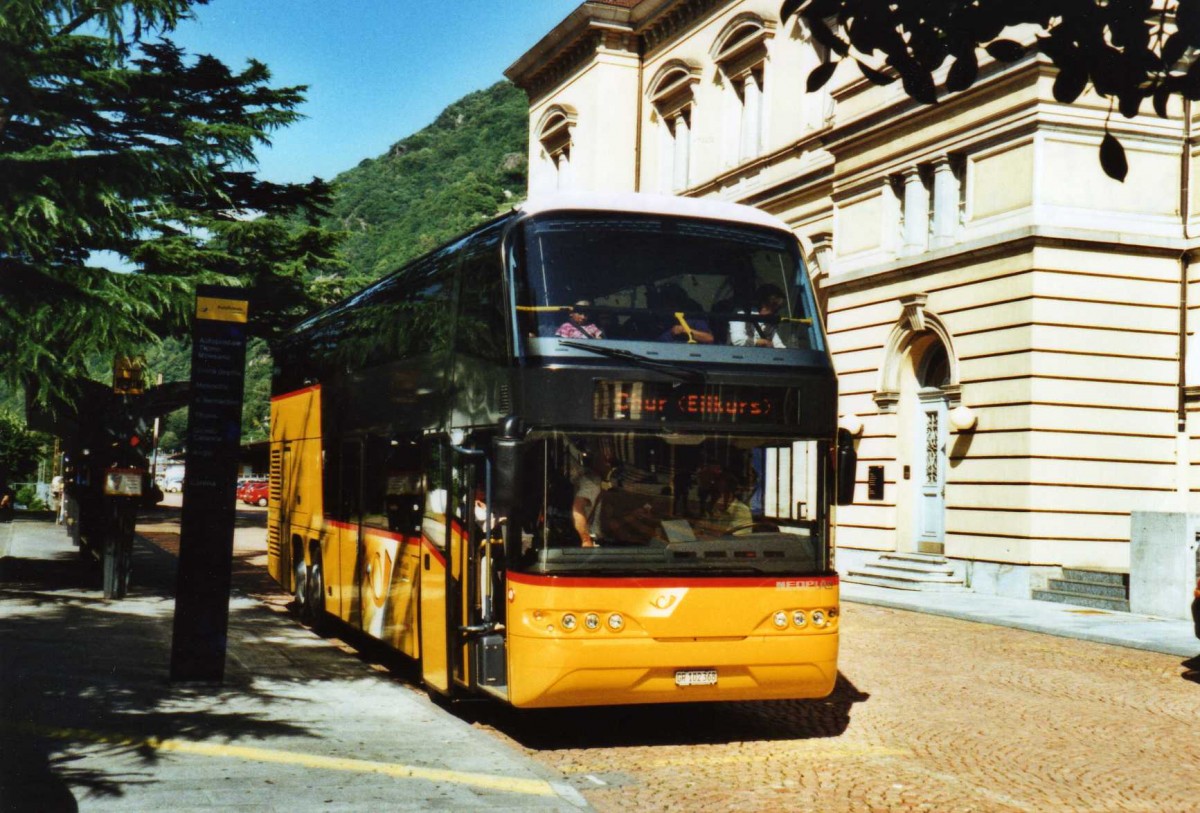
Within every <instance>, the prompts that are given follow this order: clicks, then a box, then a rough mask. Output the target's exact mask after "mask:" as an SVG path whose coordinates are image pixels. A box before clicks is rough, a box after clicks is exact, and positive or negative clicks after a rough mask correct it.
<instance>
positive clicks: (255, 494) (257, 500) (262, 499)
mask: <svg viewBox="0 0 1200 813" xmlns="http://www.w3.org/2000/svg"><path fill="white" fill-rule="evenodd" d="M237 496H238V499H239V500H241V501H242V502H244V503H246V505H259V506H262V505H266V504H267V481H266V480H249V481H247V482H246V483H243V484H242V486H241V488H239V489H238V491H237Z"/></svg>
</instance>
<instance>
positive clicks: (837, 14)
mask: <svg viewBox="0 0 1200 813" xmlns="http://www.w3.org/2000/svg"><path fill="white" fill-rule="evenodd" d="M797 12H798V13H799V14H800V15H801V16H802V17H803V18H804V22H805V24H806V25H808V27H809V29H810V30H811V31H812V33H813V38H814V39H816V41H817V42H819V43H821V44H822V45H823V46H825V47H826V48H828V49H829V51H830V58H831V60H834V61H836V60H839V59H840V60H842V61H844V60H852V61H854V62H856V63H857V64H858V66H859V68H860V70H861V71H862V73H863V75H864V76H865V77H866V78H867V79H869V80H870V81H872V82H875V83H876V84H888V83H890V82H893V81H895V80H896V79H897V78H899V79H900V82H901V84H902V85H903V87H904V91H905V93H907V94H908V95H909V96H911V97H912V98H914V99H916V100H917V101H919V102H924V103H926V104H933V103H935V102H936V101H937V98H938V87H937V83H936V81H935V79H934V73H935V72H936V71H938V70H939V69H940V68H941V67H942V66H943V65H944V64H945V63H946V61H947V60H952V62H951V65H950V69H949V71H948V74H947V77H946V82H945V86H944V89H945V90H946V91H949V92H954V91H960V90H965V89H966V88H969V87H970V86H971V85H973V84H974V83H975V80H976V79H977V78H978V75H979V65H978V61H977V55H976V49H977V48H980V47H982V48H983V49H984V50H986V51H987V53H988V54H989V55H990V56H991V57H992V58H993V59H996V60H997V61H999V62H1014V61H1016V60H1019V59H1022V58H1025V57H1026V56H1027V55H1029V53H1027V49H1026V48H1025V46H1024V45H1022V44H1020V43H1017V42H1014V41H1012V40H1010V39H1006V38H1005V37H1004V34H1005V31H1006V29H1007V28H1009V27H1010V26H1018V25H1033V26H1036V27H1037V28H1038V29H1040V33H1039V34H1038V36H1037V41H1036V44H1035V45H1034V50H1036V51H1037V52H1039V53H1041V54H1042V55H1043V56H1045V57H1047V58H1048V59H1049V60H1050V61H1051V62H1053V63H1054V65H1055V67H1056V68H1057V69H1058V76H1057V77H1056V78H1055V80H1054V97H1055V98H1056V99H1057V100H1058V101H1060V102H1063V103H1067V104H1069V103H1071V102H1074V101H1075V100H1076V99H1077V98H1078V97H1079V96H1080V94H1082V93H1083V92H1084V90H1085V89H1086V88H1087V86H1088V84H1091V85H1092V87H1093V88H1094V89H1095V91H1096V92H1097V93H1098V94H1100V95H1101V96H1103V97H1105V98H1108V99H1110V100H1112V101H1113V102H1115V104H1116V107H1117V109H1118V110H1119V111H1120V112H1121V114H1122V115H1123V116H1125V117H1126V118H1132V117H1134V116H1135V115H1137V114H1138V112H1139V111H1140V109H1141V107H1142V105H1143V103H1144V102H1146V101H1147V100H1149V101H1150V102H1151V103H1152V105H1153V108H1154V110H1155V112H1156V113H1157V114H1158V115H1159V116H1161V117H1163V118H1165V117H1166V116H1167V103H1168V101H1169V100H1170V99H1171V97H1179V98H1181V99H1188V100H1196V99H1200V68H1198V67H1197V65H1198V64H1200V63H1197V61H1196V56H1197V51H1198V49H1200V0H1165V2H1163V3H1150V2H1149V1H1148V0H1141V1H1140V2H1094V1H1093V0H1085V1H1084V2H1077V1H1076V0H1039V2H1031V1H1030V0H973V1H972V2H963V1H962V0H932V2H920V3H917V2H908V3H905V2H893V3H881V2H878V0H786V2H784V4H783V6H782V8H781V10H780V14H781V15H782V17H783V19H785V20H786V19H788V18H789V17H790V16H791V15H792V14H795V13H797ZM831 22H836V23H837V25H838V26H839V30H838V31H836V32H835V30H834V28H833V27H832V26H831V25H830V23H831ZM877 55H880V56H882V59H883V62H884V65H883V66H875V65H871V64H870V63H872V62H875V61H877V59H878V56H877ZM829 64H832V63H829ZM880 67H882V69H880ZM832 73H833V70H832V68H829V67H828V65H821V66H819V67H817V68H816V69H814V70H813V71H812V73H811V74H810V75H809V77H808V81H807V87H808V89H809V90H815V89H816V88H819V87H821V86H822V85H824V84H825V82H826V81H828V80H829V78H830V76H831V75H832ZM1100 164H1101V167H1102V168H1103V169H1104V171H1105V173H1107V174H1108V175H1109V176H1110V177H1113V178H1116V179H1117V180H1124V178H1125V173H1126V171H1127V169H1128V165H1127V164H1126V161H1125V153H1124V149H1123V148H1122V147H1121V145H1120V143H1119V142H1118V141H1117V139H1116V138H1115V137H1114V136H1113V135H1112V134H1111V133H1108V132H1107V127H1106V132H1105V139H1104V142H1103V143H1102V145H1101V148H1100Z"/></svg>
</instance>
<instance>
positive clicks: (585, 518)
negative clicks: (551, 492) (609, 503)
mask: <svg viewBox="0 0 1200 813" xmlns="http://www.w3.org/2000/svg"><path fill="white" fill-rule="evenodd" d="M576 449H577V451H578V458H579V459H578V460H577V461H576V462H575V465H574V467H573V471H572V473H571V483H572V485H573V486H574V488H575V496H574V499H573V500H572V502H571V521H572V524H573V525H574V527H575V533H577V534H578V535H579V542H580V544H581V545H582V546H583V547H585V548H591V547H595V545H596V535H597V533H598V531H599V528H600V497H601V494H602V492H603V490H604V486H605V481H606V480H608V479H609V478H610V476H611V474H612V471H613V469H614V468H615V458H614V456H613V455H612V453H611V451H610V450H609V449H607V448H606V447H604V446H603V445H601V444H598V443H594V442H593V443H591V444H587V445H584V446H582V447H576Z"/></svg>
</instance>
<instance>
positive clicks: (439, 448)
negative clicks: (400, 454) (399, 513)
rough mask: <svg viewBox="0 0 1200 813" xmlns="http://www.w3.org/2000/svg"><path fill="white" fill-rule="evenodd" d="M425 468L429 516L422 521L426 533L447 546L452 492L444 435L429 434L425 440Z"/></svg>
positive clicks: (426, 506)
mask: <svg viewBox="0 0 1200 813" xmlns="http://www.w3.org/2000/svg"><path fill="white" fill-rule="evenodd" d="M422 452H423V466H422V468H423V469H424V475H425V476H424V483H423V485H424V487H425V493H424V495H422V496H423V497H424V503H425V516H424V518H423V519H422V522H421V530H422V533H423V534H424V535H425V536H426V537H428V538H429V541H430V542H432V543H433V544H434V545H436V546H438V547H439V548H445V547H446V512H447V510H448V508H449V505H448V503H449V496H448V494H447V492H446V486H447V485H448V484H449V476H448V475H449V470H448V467H447V458H448V456H449V449H448V448H447V447H446V441H445V438H444V437H440V436H426V437H425V438H424V439H423V441H422Z"/></svg>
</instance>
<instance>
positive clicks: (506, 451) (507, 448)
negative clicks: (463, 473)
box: [492, 419, 528, 517]
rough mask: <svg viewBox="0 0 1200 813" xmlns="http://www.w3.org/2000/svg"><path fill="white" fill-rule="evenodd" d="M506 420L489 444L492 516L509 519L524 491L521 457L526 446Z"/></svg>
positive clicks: (514, 428) (517, 432)
mask: <svg viewBox="0 0 1200 813" xmlns="http://www.w3.org/2000/svg"><path fill="white" fill-rule="evenodd" d="M509 420H511V419H509ZM509 420H506V421H505V423H504V426H503V427H502V431H501V434H500V435H499V436H498V437H496V439H495V440H493V441H492V500H493V505H492V513H494V514H495V515H497V516H502V517H507V516H512V513H513V511H514V510H515V509H516V508H517V506H518V505H519V503H520V500H521V497H522V495H523V493H524V491H525V488H524V482H523V479H524V469H525V467H524V466H523V465H522V458H523V457H524V456H525V449H526V447H527V446H528V443H527V441H525V440H523V439H522V438H521V437H520V432H519V431H518V427H517V426H515V425H514V426H509Z"/></svg>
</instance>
